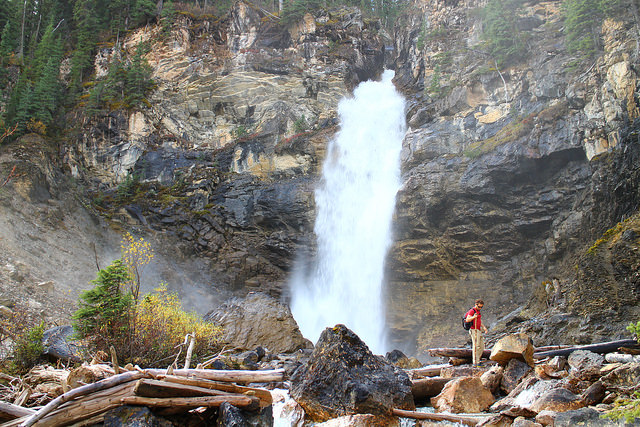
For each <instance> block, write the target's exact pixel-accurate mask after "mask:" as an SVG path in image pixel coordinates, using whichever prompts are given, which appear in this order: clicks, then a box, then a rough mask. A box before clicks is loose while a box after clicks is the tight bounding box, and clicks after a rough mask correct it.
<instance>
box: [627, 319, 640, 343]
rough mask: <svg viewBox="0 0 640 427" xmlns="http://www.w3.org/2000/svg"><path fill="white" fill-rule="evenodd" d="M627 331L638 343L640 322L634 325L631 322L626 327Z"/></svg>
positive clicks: (639, 340) (639, 339)
mask: <svg viewBox="0 0 640 427" xmlns="http://www.w3.org/2000/svg"><path fill="white" fill-rule="evenodd" d="M627 331H629V332H631V333H632V334H634V335H635V336H636V340H637V341H638V342H640V320H638V323H636V324H635V325H634V324H633V322H631V323H630V324H629V326H627Z"/></svg>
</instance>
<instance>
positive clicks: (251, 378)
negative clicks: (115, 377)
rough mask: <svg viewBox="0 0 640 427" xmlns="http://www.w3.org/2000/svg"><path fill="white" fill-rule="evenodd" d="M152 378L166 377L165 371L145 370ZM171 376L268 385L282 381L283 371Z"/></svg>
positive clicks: (202, 372) (188, 371)
mask: <svg viewBox="0 0 640 427" xmlns="http://www.w3.org/2000/svg"><path fill="white" fill-rule="evenodd" d="M145 372H148V373H149V374H151V375H152V376H159V375H167V370H166V369H146V370H145ZM170 374H171V375H174V376H182V377H196V378H202V379H206V380H212V381H228V382H236V383H270V382H280V381H284V369H272V370H268V371H267V370H265V371H243V370H228V371H225V370H213V369H174V370H173V372H172V373H170Z"/></svg>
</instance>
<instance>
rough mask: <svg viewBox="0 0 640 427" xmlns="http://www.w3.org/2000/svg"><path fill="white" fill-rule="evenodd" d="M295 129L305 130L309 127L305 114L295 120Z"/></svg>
mask: <svg viewBox="0 0 640 427" xmlns="http://www.w3.org/2000/svg"><path fill="white" fill-rule="evenodd" d="M293 129H294V131H295V132H296V133H300V132H304V131H306V130H307V129H309V125H308V124H307V119H306V117H305V116H304V114H303V115H302V116H301V117H300V118H299V119H298V120H296V121H295V122H293Z"/></svg>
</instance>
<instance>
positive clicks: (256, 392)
mask: <svg viewBox="0 0 640 427" xmlns="http://www.w3.org/2000/svg"><path fill="white" fill-rule="evenodd" d="M158 378H161V379H163V380H165V381H169V382H174V383H178V384H184V385H192V386H197V387H203V388H207V389H215V390H221V391H226V392H227V393H237V394H246V395H249V396H256V397H257V398H258V399H260V406H261V407H266V406H270V405H271V404H272V403H273V397H272V396H271V393H270V392H269V391H268V390H265V389H263V388H258V387H243V386H239V385H236V384H230V383H223V382H216V381H211V380H203V379H199V378H187V377H176V376H170V375H169V376H165V377H158Z"/></svg>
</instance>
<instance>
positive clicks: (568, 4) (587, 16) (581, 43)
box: [562, 0, 603, 59]
mask: <svg viewBox="0 0 640 427" xmlns="http://www.w3.org/2000/svg"><path fill="white" fill-rule="evenodd" d="M562 6H563V11H564V29H565V35H566V46H567V50H568V51H569V52H570V53H574V54H578V55H579V57H580V59H589V58H592V57H593V56H595V55H596V54H597V52H598V51H599V49H600V35H599V32H600V28H601V26H602V18H603V14H602V8H601V6H602V5H601V2H600V0H565V1H564V3H563V4H562Z"/></svg>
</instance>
